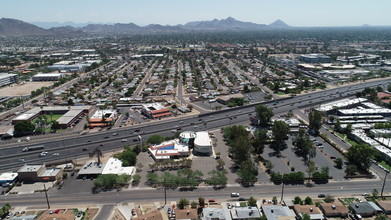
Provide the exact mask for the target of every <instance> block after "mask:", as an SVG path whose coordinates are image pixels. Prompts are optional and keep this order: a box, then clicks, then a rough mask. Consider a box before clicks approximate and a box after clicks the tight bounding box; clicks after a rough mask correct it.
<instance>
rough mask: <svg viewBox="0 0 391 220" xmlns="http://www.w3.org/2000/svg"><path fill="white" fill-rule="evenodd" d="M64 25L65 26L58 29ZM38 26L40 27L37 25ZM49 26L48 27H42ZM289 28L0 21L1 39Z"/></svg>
mask: <svg viewBox="0 0 391 220" xmlns="http://www.w3.org/2000/svg"><path fill="white" fill-rule="evenodd" d="M61 24H64V26H61ZM37 25H40V26H41V27H39V26H37ZM43 27H50V28H47V29H45V28H43ZM282 28H290V26H289V25H287V24H286V23H285V22H283V21H281V20H277V21H275V22H273V23H271V24H269V25H266V24H256V23H252V22H243V21H239V20H236V19H234V18H232V17H228V18H226V19H221V20H218V19H214V20H211V21H193V22H188V23H186V24H183V25H175V26H171V25H164V26H163V25H159V24H150V25H147V26H144V27H142V26H138V25H136V24H134V23H127V24H122V23H116V24H87V23H86V24H85V25H84V26H83V25H81V24H77V23H72V22H66V23H53V22H36V23H35V24H31V23H27V22H24V21H20V20H16V19H11V18H2V19H0V36H9V37H12V36H57V35H58V36H73V35H83V34H137V33H172V32H175V33H180V32H191V31H259V30H268V29H282Z"/></svg>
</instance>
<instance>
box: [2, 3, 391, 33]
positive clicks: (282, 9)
mask: <svg viewBox="0 0 391 220" xmlns="http://www.w3.org/2000/svg"><path fill="white" fill-rule="evenodd" d="M0 6H1V7H0V17H6V18H14V19H19V20H23V21H26V22H68V21H72V22H76V23H87V22H92V23H135V24H137V25H141V26H144V25H148V24H161V25H166V24H168V25H176V24H185V23H186V22H189V21H200V20H212V19H215V18H217V19H224V18H227V17H229V16H231V17H233V18H235V19H237V20H240V21H250V22H254V23H258V24H270V23H272V22H273V21H275V20H277V19H281V20H283V21H284V22H286V23H287V24H289V25H291V26H306V27H313V26H359V25H363V24H369V25H391V13H390V12H389V10H390V9H391V0H57V1H56V0H1V1H0Z"/></svg>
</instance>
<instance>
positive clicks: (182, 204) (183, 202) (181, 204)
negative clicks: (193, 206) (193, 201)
mask: <svg viewBox="0 0 391 220" xmlns="http://www.w3.org/2000/svg"><path fill="white" fill-rule="evenodd" d="M188 205H189V200H187V199H185V198H181V199H180V200H179V201H178V208H179V209H185V207H186V206H188Z"/></svg>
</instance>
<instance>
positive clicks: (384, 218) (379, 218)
mask: <svg viewBox="0 0 391 220" xmlns="http://www.w3.org/2000/svg"><path fill="white" fill-rule="evenodd" d="M387 219H389V218H387V216H386V215H383V214H380V215H377V216H376V217H375V220H387Z"/></svg>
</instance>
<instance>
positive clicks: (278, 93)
mask: <svg viewBox="0 0 391 220" xmlns="http://www.w3.org/2000/svg"><path fill="white" fill-rule="evenodd" d="M285 94H286V93H285V92H281V91H278V92H277V95H285Z"/></svg>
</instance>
